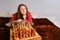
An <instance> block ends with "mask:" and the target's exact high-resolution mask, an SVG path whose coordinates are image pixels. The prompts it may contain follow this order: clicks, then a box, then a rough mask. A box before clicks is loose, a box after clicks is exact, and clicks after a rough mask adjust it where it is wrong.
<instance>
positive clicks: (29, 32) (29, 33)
mask: <svg viewBox="0 0 60 40" xmlns="http://www.w3.org/2000/svg"><path fill="white" fill-rule="evenodd" d="M28 36H29V37H31V29H29V30H28Z"/></svg>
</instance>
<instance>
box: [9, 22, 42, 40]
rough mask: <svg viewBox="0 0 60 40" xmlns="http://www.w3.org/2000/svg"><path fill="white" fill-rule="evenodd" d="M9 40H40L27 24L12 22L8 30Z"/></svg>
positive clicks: (34, 30)
mask: <svg viewBox="0 0 60 40" xmlns="http://www.w3.org/2000/svg"><path fill="white" fill-rule="evenodd" d="M10 40H42V37H41V36H40V35H39V34H38V33H37V32H36V29H34V28H33V27H32V25H31V24H30V23H29V22H19V23H18V22H14V23H12V28H11V29H10Z"/></svg>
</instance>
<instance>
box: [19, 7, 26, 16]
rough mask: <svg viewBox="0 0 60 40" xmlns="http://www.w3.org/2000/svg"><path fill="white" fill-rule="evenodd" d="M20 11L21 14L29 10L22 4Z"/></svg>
mask: <svg viewBox="0 0 60 40" xmlns="http://www.w3.org/2000/svg"><path fill="white" fill-rule="evenodd" d="M20 12H21V14H23V15H24V14H26V13H27V10H26V7H25V6H21V7H20Z"/></svg>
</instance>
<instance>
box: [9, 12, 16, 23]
mask: <svg viewBox="0 0 60 40" xmlns="http://www.w3.org/2000/svg"><path fill="white" fill-rule="evenodd" d="M15 18H16V13H15V14H13V17H12V18H11V19H10V20H9V22H12V21H14V20H15Z"/></svg>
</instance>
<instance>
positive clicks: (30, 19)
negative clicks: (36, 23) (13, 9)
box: [9, 12, 32, 22]
mask: <svg viewBox="0 0 60 40" xmlns="http://www.w3.org/2000/svg"><path fill="white" fill-rule="evenodd" d="M27 16H28V18H27V21H29V22H32V15H31V13H30V12H28V14H27ZM15 18H16V13H15V14H13V17H12V18H11V19H10V20H9V22H12V21H14V20H15Z"/></svg>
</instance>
